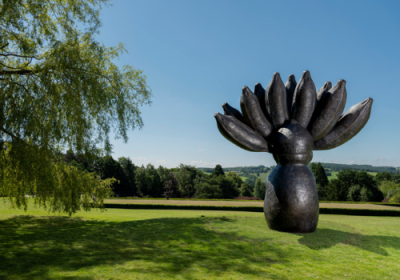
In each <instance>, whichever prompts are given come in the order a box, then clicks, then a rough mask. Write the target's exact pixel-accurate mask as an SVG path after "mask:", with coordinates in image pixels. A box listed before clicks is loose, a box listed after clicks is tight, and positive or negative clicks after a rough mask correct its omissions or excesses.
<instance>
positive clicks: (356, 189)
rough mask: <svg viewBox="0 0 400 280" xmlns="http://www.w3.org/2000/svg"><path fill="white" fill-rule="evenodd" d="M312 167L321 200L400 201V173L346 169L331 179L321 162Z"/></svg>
mask: <svg viewBox="0 0 400 280" xmlns="http://www.w3.org/2000/svg"><path fill="white" fill-rule="evenodd" d="M310 169H311V171H312V172H313V173H314V176H315V180H316V182H317V188H318V196H319V199H320V200H325V201H377V202H379V201H382V200H384V199H385V201H391V202H400V174H396V175H392V174H390V173H388V172H382V173H377V174H376V176H375V177H374V176H372V175H370V174H368V173H367V172H366V171H356V170H351V169H345V170H341V171H340V172H339V173H338V174H337V179H332V180H331V181H329V180H328V178H327V176H326V173H325V170H324V167H323V166H322V165H321V163H312V164H311V165H310Z"/></svg>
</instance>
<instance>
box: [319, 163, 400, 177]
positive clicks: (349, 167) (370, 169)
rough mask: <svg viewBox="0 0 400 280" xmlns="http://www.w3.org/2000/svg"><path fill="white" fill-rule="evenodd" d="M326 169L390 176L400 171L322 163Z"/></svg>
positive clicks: (391, 168)
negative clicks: (379, 173)
mask: <svg viewBox="0 0 400 280" xmlns="http://www.w3.org/2000/svg"><path fill="white" fill-rule="evenodd" d="M321 164H322V165H323V166H324V168H329V169H330V170H332V171H335V172H339V171H341V170H345V169H351V170H355V171H366V172H388V173H390V174H398V173H399V170H396V168H395V167H391V166H372V165H358V164H351V165H349V164H339V163H321Z"/></svg>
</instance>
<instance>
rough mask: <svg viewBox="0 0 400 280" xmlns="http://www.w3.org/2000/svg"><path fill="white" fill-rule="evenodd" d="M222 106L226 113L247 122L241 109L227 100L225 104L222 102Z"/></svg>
mask: <svg viewBox="0 0 400 280" xmlns="http://www.w3.org/2000/svg"><path fill="white" fill-rule="evenodd" d="M222 108H223V109H224V115H226V116H233V117H235V118H237V119H238V120H239V121H241V122H242V123H246V122H245V120H244V118H243V116H242V114H241V113H240V112H239V110H236V109H235V108H233V107H232V106H230V105H229V104H228V102H225V103H224V104H222Z"/></svg>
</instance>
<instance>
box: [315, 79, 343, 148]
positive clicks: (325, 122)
mask: <svg viewBox="0 0 400 280" xmlns="http://www.w3.org/2000/svg"><path fill="white" fill-rule="evenodd" d="M346 99H347V91H346V81H345V80H339V82H338V83H337V84H336V85H335V86H334V87H333V88H331V89H330V90H329V91H328V92H326V93H325V94H323V95H322V96H321V97H320V100H319V101H318V103H317V107H316V108H315V110H314V114H313V117H312V118H311V121H310V124H309V125H308V130H309V131H310V133H311V135H312V136H313V138H314V140H318V139H320V138H322V137H324V136H325V135H326V134H328V133H329V132H330V131H331V130H332V128H333V127H334V126H335V124H336V122H337V121H338V119H339V118H340V116H341V115H342V113H343V110H344V107H345V106H346Z"/></svg>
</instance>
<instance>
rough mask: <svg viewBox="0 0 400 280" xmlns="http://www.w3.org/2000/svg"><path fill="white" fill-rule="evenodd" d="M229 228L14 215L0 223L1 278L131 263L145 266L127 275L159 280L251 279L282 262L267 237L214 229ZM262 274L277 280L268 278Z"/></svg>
mask: <svg viewBox="0 0 400 280" xmlns="http://www.w3.org/2000/svg"><path fill="white" fill-rule="evenodd" d="M232 222H233V220H231V219H229V218H211V217H210V218H208V217H206V218H201V217H199V218H162V219H149V220H141V221H127V222H108V221H97V220H82V219H79V218H68V217H34V216H16V217H13V218H10V219H7V220H1V221H0V243H1V246H0V279H8V278H13V277H18V279H34V278H37V279H44V280H46V279H54V278H57V279H71V277H64V278H62V277H60V276H59V275H58V276H57V277H56V276H54V274H53V273H54V271H61V272H73V271H76V270H78V269H81V268H88V269H90V268H92V267H96V266H98V265H118V264H123V263H125V262H127V261H134V260H138V261H145V262H146V263H147V262H150V265H149V266H148V267H147V266H145V267H143V266H141V267H139V266H135V265H133V267H131V268H129V269H127V273H145V274H149V275H153V276H154V277H157V275H158V274H163V275H165V274H168V273H170V274H177V273H180V272H184V271H185V270H187V269H188V268H191V267H193V266H196V267H200V268H206V269H207V270H210V271H212V272H213V274H214V275H216V276H218V275H219V274H223V273H224V272H226V271H236V272H239V273H243V274H247V275H249V276H251V275H255V274H258V273H260V271H257V269H256V268H254V264H257V263H258V264H261V265H260V266H261V267H266V266H269V265H271V264H273V263H276V262H277V261H276V260H274V259H279V262H280V263H282V262H286V261H287V260H286V257H285V253H284V252H282V251H281V250H280V249H279V248H277V246H275V245H274V244H273V242H270V239H268V238H267V239H266V238H247V237H243V236H239V235H238V234H236V232H235V231H234V230H229V231H220V229H219V226H218V224H219V223H232ZM214 227H215V228H214ZM260 244H264V246H267V247H266V250H265V251H266V253H268V257H266V255H264V256H260V255H259V254H254V248H255V247H258V246H260ZM251 266H252V267H251ZM267 276H268V277H271V278H274V279H280V278H281V276H279V275H275V274H273V273H271V274H269V275H267ZM73 279H80V280H89V279H94V278H90V277H84V276H81V277H79V276H74V277H73Z"/></svg>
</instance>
